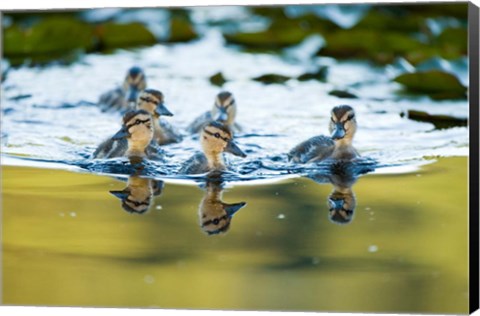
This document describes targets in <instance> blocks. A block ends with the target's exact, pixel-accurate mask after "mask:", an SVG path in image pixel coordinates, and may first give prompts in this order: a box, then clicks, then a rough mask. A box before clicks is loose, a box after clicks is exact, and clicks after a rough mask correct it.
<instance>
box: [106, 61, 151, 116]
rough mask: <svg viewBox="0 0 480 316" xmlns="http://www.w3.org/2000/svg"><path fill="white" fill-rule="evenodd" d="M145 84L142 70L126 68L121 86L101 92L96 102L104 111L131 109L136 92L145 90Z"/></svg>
mask: <svg viewBox="0 0 480 316" xmlns="http://www.w3.org/2000/svg"><path fill="white" fill-rule="evenodd" d="M146 86H147V83H146V80H145V74H144V72H143V70H142V69H141V68H140V67H132V68H130V69H129V70H128V72H127V75H126V77H125V80H124V81H123V84H122V86H121V87H118V88H116V89H114V90H111V91H108V92H105V93H104V94H102V95H101V96H100V99H99V101H98V104H99V105H100V108H101V109H102V111H104V112H105V111H112V110H113V111H118V110H120V111H127V110H129V109H130V110H133V108H134V106H135V101H136V100H137V96H138V93H139V92H140V91H143V90H145V88H146Z"/></svg>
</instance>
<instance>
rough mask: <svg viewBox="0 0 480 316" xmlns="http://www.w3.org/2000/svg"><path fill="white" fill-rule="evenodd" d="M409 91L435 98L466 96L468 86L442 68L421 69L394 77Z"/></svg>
mask: <svg viewBox="0 0 480 316" xmlns="http://www.w3.org/2000/svg"><path fill="white" fill-rule="evenodd" d="M394 81H396V82H398V83H400V84H402V85H403V86H404V87H405V88H406V89H407V91H410V92H416V93H426V94H428V95H430V96H431V97H432V98H435V99H457V98H466V91H467V88H466V87H465V86H463V85H462V84H461V83H460V81H459V80H458V78H457V77H456V76H454V75H452V74H450V73H447V72H443V71H440V70H428V71H419V72H414V73H406V74H402V75H400V76H398V77H396V78H395V79H394Z"/></svg>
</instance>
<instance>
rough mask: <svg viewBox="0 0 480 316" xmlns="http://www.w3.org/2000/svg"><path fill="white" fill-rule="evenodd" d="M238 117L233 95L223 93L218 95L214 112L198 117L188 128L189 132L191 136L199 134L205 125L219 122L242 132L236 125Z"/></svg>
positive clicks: (226, 92)
mask: <svg viewBox="0 0 480 316" xmlns="http://www.w3.org/2000/svg"><path fill="white" fill-rule="evenodd" d="M236 115H237V105H236V102H235V99H234V98H233V94H232V93H230V92H228V91H222V92H220V93H219V94H217V96H216V98H215V103H214V105H213V108H212V110H210V111H208V112H205V113H203V114H202V115H200V116H199V117H197V118H196V119H195V120H194V121H193V122H192V123H191V124H190V125H189V126H188V127H187V131H188V132H189V133H191V134H194V133H198V132H200V131H201V130H202V127H203V126H205V124H208V123H209V122H210V121H219V122H222V123H224V124H225V125H227V126H228V127H229V128H230V129H232V130H235V131H237V132H238V131H241V127H240V126H239V125H238V124H237V123H235V116H236Z"/></svg>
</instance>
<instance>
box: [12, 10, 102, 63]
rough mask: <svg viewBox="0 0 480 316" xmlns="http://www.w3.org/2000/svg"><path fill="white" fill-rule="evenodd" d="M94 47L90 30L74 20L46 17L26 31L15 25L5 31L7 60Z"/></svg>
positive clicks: (86, 49)
mask: <svg viewBox="0 0 480 316" xmlns="http://www.w3.org/2000/svg"><path fill="white" fill-rule="evenodd" d="M94 45H95V42H94V40H93V28H92V27H91V26H90V25H88V24H86V23H83V22H81V21H79V20H76V19H74V18H65V17H49V18H45V19H43V20H42V21H40V22H39V23H37V24H35V25H33V26H31V27H29V28H26V29H22V28H20V27H19V26H18V25H15V24H14V25H12V26H11V27H8V28H6V29H5V31H4V55H5V57H7V58H9V57H21V56H25V57H29V56H35V55H48V54H58V53H62V52H68V51H72V50H75V49H83V50H85V51H89V50H92V49H93V48H94Z"/></svg>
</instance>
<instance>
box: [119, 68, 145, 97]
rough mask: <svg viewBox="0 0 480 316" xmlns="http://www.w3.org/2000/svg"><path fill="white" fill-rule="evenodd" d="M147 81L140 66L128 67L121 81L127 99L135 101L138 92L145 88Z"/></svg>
mask: <svg viewBox="0 0 480 316" xmlns="http://www.w3.org/2000/svg"><path fill="white" fill-rule="evenodd" d="M146 87H147V82H146V80H145V73H144V72H143V70H142V68H140V67H137V66H134V67H132V68H130V69H129V70H128V72H127V75H126V76H125V80H124V81H123V90H124V91H125V92H126V96H127V101H128V102H129V103H130V102H132V103H133V102H135V101H136V100H137V96H138V93H139V92H140V91H143V90H145V88H146Z"/></svg>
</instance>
